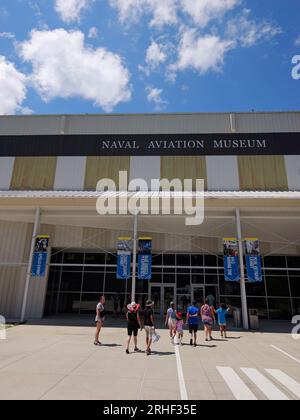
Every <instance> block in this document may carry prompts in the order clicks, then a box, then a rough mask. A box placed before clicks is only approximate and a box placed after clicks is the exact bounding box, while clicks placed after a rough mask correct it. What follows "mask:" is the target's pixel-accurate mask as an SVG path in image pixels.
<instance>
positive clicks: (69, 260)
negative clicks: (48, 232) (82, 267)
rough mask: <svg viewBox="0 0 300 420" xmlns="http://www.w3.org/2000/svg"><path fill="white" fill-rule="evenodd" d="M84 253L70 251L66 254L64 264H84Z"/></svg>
mask: <svg viewBox="0 0 300 420" xmlns="http://www.w3.org/2000/svg"><path fill="white" fill-rule="evenodd" d="M83 258H84V254H83V253H79V252H69V253H65V254H64V259H63V263H64V264H83Z"/></svg>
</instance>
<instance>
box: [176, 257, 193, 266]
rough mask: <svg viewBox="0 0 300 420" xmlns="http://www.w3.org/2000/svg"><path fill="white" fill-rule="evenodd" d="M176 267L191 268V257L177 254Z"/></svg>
mask: <svg viewBox="0 0 300 420" xmlns="http://www.w3.org/2000/svg"><path fill="white" fill-rule="evenodd" d="M176 265H179V266H180V265H181V266H182V265H183V266H186V267H190V265H191V256H190V255H189V254H177V256H176Z"/></svg>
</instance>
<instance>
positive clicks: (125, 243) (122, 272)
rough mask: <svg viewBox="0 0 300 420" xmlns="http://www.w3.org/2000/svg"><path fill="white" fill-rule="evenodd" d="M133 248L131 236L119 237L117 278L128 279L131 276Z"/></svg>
mask: <svg viewBox="0 0 300 420" xmlns="http://www.w3.org/2000/svg"><path fill="white" fill-rule="evenodd" d="M131 250H132V240H131V238H119V240H118V262H117V280H127V279H129V278H130V274H131V270H130V268H131Z"/></svg>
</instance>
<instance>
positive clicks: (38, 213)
mask: <svg viewBox="0 0 300 420" xmlns="http://www.w3.org/2000/svg"><path fill="white" fill-rule="evenodd" d="M40 218H41V210H40V208H37V209H36V210H35V219H34V225H33V231H32V240H31V248H30V255H29V261H28V267H27V274H26V281H25V288H24V295H23V302H22V310H21V319H20V322H21V323H23V322H24V321H25V313H26V306H27V298H28V291H29V283H30V279H31V268H32V263H33V255H34V246H35V238H36V236H37V234H38V230H39V227H40Z"/></svg>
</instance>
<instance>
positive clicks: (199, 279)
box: [192, 274, 204, 284]
mask: <svg viewBox="0 0 300 420" xmlns="http://www.w3.org/2000/svg"><path fill="white" fill-rule="evenodd" d="M192 283H193V284H204V276H198V275H194V274H192Z"/></svg>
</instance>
